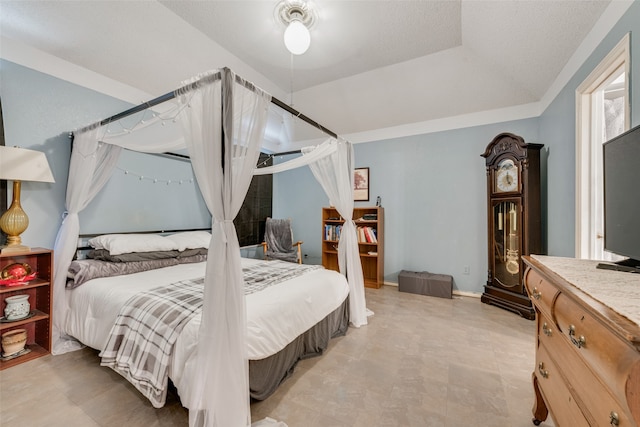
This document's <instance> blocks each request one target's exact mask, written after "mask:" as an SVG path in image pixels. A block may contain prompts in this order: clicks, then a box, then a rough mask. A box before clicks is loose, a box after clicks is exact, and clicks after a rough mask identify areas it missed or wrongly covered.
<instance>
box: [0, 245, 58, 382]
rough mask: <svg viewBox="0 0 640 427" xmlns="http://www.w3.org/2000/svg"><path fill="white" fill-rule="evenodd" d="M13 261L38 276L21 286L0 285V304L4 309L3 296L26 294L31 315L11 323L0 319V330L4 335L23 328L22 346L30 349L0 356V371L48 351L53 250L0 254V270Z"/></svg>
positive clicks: (36, 249) (49, 342)
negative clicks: (16, 354)
mask: <svg viewBox="0 0 640 427" xmlns="http://www.w3.org/2000/svg"><path fill="white" fill-rule="evenodd" d="M13 263H27V264H29V266H30V267H31V268H32V269H33V271H36V272H37V273H38V275H37V277H36V278H35V279H33V280H31V281H30V282H28V283H27V284H25V285H19V286H0V301H2V304H0V307H1V308H2V310H3V311H4V308H5V306H6V303H5V302H4V300H5V299H6V298H7V297H10V296H13V295H20V294H27V295H29V304H30V306H31V312H32V313H33V316H31V317H28V318H25V319H23V320H16V321H13V322H6V321H3V322H0V333H2V334H4V333H6V332H9V331H11V330H13V329H19V328H24V329H26V330H27V345H26V348H27V349H29V350H30V352H29V353H27V354H23V355H21V356H18V357H15V358H13V359H9V360H4V359H0V370H3V369H6V368H9V367H11V366H14V365H18V364H20V363H23V362H26V361H29V360H32V359H36V358H38V357H41V356H45V355H47V354H49V352H50V351H51V326H52V325H51V312H52V309H53V305H52V301H51V297H52V291H53V289H52V288H53V251H52V250H50V249H43V248H32V249H31V250H30V251H28V252H24V253H18V254H10V255H0V270H2V269H3V268H4V267H6V266H7V265H9V264H13ZM3 315H4V313H3ZM3 319H4V317H3Z"/></svg>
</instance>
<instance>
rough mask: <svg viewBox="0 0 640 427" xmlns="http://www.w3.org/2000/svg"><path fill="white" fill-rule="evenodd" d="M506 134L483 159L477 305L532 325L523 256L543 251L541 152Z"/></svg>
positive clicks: (538, 148)
mask: <svg viewBox="0 0 640 427" xmlns="http://www.w3.org/2000/svg"><path fill="white" fill-rule="evenodd" d="M543 146H544V145H543V144H528V143H525V142H524V139H522V138H521V137H519V136H517V135H513V134H511V133H501V134H500V135H498V136H496V137H495V138H494V139H493V141H491V143H489V145H488V146H487V149H486V150H485V152H484V153H483V154H482V157H484V158H485V159H486V166H487V218H488V222H487V227H488V233H489V239H488V242H487V243H488V253H489V271H488V275H487V284H486V285H485V287H484V293H483V294H482V299H481V300H482V302H484V303H486V304H492V305H495V306H498V307H501V308H504V309H505V310H509V311H513V312H515V313H518V314H519V315H521V316H522V317H525V318H527V319H530V320H533V319H535V311H534V309H533V306H532V304H531V301H530V300H529V297H528V295H527V291H526V289H525V286H524V280H523V273H524V272H523V268H524V264H523V263H522V256H524V255H529V254H540V253H541V251H542V238H541V236H542V230H541V228H542V225H541V219H540V216H541V208H540V149H541V148H542V147H543Z"/></svg>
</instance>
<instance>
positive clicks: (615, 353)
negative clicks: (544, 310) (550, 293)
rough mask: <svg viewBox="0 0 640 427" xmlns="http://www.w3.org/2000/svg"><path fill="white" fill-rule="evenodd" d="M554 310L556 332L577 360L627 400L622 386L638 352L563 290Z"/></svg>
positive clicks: (614, 393) (637, 356)
mask: <svg viewBox="0 0 640 427" xmlns="http://www.w3.org/2000/svg"><path fill="white" fill-rule="evenodd" d="M554 312H555V319H556V322H557V326H558V329H559V332H560V333H561V334H562V338H563V339H564V340H565V343H566V344H567V347H570V348H571V349H572V350H573V352H574V353H575V355H576V360H577V359H580V360H582V361H583V362H584V363H585V364H586V365H588V366H589V367H590V370H591V371H592V372H593V375H594V376H597V377H598V378H599V379H600V381H601V382H602V383H603V384H605V385H606V386H607V388H608V389H609V390H611V392H612V394H613V395H614V397H615V398H616V399H617V400H618V401H619V402H627V396H626V393H625V390H626V388H627V386H628V385H627V381H629V380H630V379H629V378H630V376H631V371H632V369H633V366H634V365H635V364H637V363H638V360H639V358H640V355H639V354H638V352H637V351H636V350H635V349H634V348H633V347H631V346H630V345H629V344H628V343H627V342H626V341H624V340H622V339H621V338H619V337H617V336H616V335H614V334H613V332H611V331H610V330H609V329H608V328H606V327H605V326H604V325H603V324H601V323H600V322H599V321H597V320H596V319H595V318H594V317H593V316H592V315H591V314H590V313H589V312H588V311H587V310H586V309H585V308H583V307H582V306H580V305H579V304H577V303H576V302H574V301H573V300H572V299H571V298H569V297H567V296H566V295H564V294H561V295H560V296H558V298H557V300H556V303H555V307H554ZM631 381H633V380H631ZM620 425H622V424H620ZM631 425H635V424H631Z"/></svg>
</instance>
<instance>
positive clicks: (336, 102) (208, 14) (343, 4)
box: [0, 0, 610, 150]
mask: <svg viewBox="0 0 640 427" xmlns="http://www.w3.org/2000/svg"><path fill="white" fill-rule="evenodd" d="M277 3H278V1H277V0H260V1H248V0H236V1H153V0H148V1H100V0H95V1H72V2H71V1H58V0H49V1H7V0H1V1H0V34H1V35H2V37H3V38H4V39H10V40H12V41H16V42H19V43H22V44H24V45H27V46H30V47H32V48H35V49H37V50H38V51H40V52H44V53H47V54H50V55H53V56H55V57H58V58H60V59H62V60H64V61H67V62H69V63H72V64H76V65H78V66H81V67H83V68H84V69H87V70H90V71H93V72H95V73H98V74H100V75H103V76H105V77H108V78H109V79H112V80H115V81H117V82H120V83H123V84H125V85H128V86H130V87H132V88H135V89H137V90H139V91H143V92H145V93H147V94H150V95H151V96H157V95H160V94H163V93H165V92H168V91H170V90H172V89H174V88H175V87H177V86H178V85H179V84H180V82H181V81H182V80H185V79H187V78H189V77H191V76H193V75H196V74H198V73H199V72H202V71H205V70H208V69H212V68H219V67H223V66H228V67H230V68H231V69H233V70H234V71H236V72H237V73H238V74H240V75H242V76H243V77H245V78H247V79H249V80H253V81H254V82H255V83H256V84H258V85H259V86H261V87H263V88H264V89H266V90H267V91H269V92H271V93H272V94H274V95H275V96H277V97H279V98H281V99H282V100H283V101H285V102H287V103H290V104H293V105H294V106H295V108H297V109H299V110H300V111H302V112H303V113H305V114H306V115H308V116H310V117H312V118H313V119H315V120H317V121H318V122H319V123H321V124H323V125H324V126H326V127H328V128H329V129H332V130H333V131H335V132H337V133H339V134H355V133H359V132H360V133H363V132H371V131H375V130H376V129H384V128H393V127H397V126H403V125H408V124H411V123H416V122H428V121H432V120H438V119H444V118H447V117H455V116H459V115H463V114H470V113H477V112H482V111H488V110H496V109H504V108H510V107H514V106H521V105H525V104H530V103H535V102H538V101H540V99H541V98H542V97H543V96H544V95H545V93H546V92H547V90H548V89H549V87H550V86H551V85H552V83H553V82H554V80H555V79H556V78H557V76H558V75H559V73H560V72H561V70H562V69H563V67H564V66H565V65H566V63H567V61H568V60H569V58H570V57H571V55H572V54H573V53H574V52H575V51H576V49H577V48H578V46H579V45H580V43H581V42H582V41H583V39H584V38H585V36H586V35H587V34H588V33H589V31H590V30H591V29H592V28H593V26H594V24H595V23H596V22H597V21H598V19H599V18H600V16H601V15H602V14H603V12H604V11H605V9H606V8H607V6H608V5H609V3H610V0H597V1H587V0H544V1H541V0H534V1H526V0H500V1H487V0H463V1H455V0H446V1H398V0H395V1H346V0H340V1H337V0H325V1H322V0H318V1H316V2H315V3H314V4H315V6H316V9H317V15H318V19H317V21H316V23H315V24H314V25H313V27H312V28H311V37H312V41H311V47H310V49H309V50H308V52H307V53H305V54H304V55H301V56H295V57H292V56H291V55H290V54H289V53H288V52H287V51H286V49H285V47H284V45H283V42H282V33H283V31H284V26H283V25H282V24H281V23H279V22H278V21H277V19H276V18H275V16H274V10H275V7H276V4H277ZM0 53H2V49H0ZM3 57H5V55H3ZM42 71H44V72H47V70H46V66H44V67H43V70H42ZM69 79H70V80H73V76H69ZM292 89H293V91H292ZM286 148H288V146H286V144H284V145H282V146H280V147H277V149H282V150H284V149H286Z"/></svg>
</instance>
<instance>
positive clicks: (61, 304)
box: [51, 127, 121, 354]
mask: <svg viewBox="0 0 640 427" xmlns="http://www.w3.org/2000/svg"><path fill="white" fill-rule="evenodd" d="M98 130H99V129H98V127H93V128H91V129H90V130H88V131H87V132H84V133H81V134H79V135H76V137H75V138H74V147H73V152H72V153H71V162H70V165H69V177H68V179H67V196H66V202H65V207H66V212H65V217H64V219H63V221H62V225H61V226H60V229H59V230H58V235H57V236H56V241H55V244H54V254H55V256H54V270H53V272H54V279H53V331H52V334H51V335H52V337H51V342H52V353H53V354H62V353H66V352H68V351H73V350H78V349H80V348H81V347H82V345H81V344H80V343H79V342H77V341H76V340H74V339H73V338H71V337H69V336H68V335H66V334H65V330H66V320H67V314H68V312H69V306H68V304H67V299H66V295H65V285H66V282H67V270H68V269H69V265H70V264H71V261H72V260H73V255H74V254H75V251H76V248H77V247H78V234H79V233H80V220H79V219H78V213H79V212H80V211H81V210H83V209H84V208H85V207H87V205H88V204H89V202H91V200H93V198H94V197H95V196H96V194H98V192H100V190H101V189H102V187H103V186H104V185H105V184H106V183H107V181H108V180H109V178H110V177H111V174H112V172H113V170H114V169H115V167H116V164H117V162H118V158H119V156H120V151H121V148H120V147H116V146H114V145H109V144H102V143H99V142H98V138H97V134H98Z"/></svg>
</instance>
